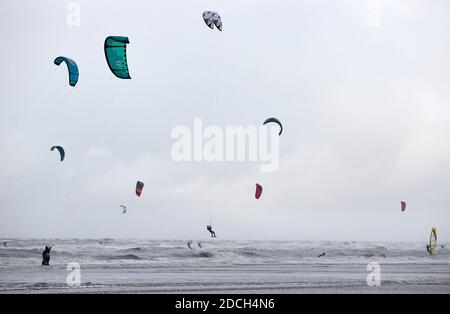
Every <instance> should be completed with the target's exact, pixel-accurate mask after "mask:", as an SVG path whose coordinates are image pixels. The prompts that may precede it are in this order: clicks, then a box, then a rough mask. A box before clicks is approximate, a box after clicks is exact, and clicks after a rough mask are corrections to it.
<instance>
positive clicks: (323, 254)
mask: <svg viewBox="0 0 450 314" xmlns="http://www.w3.org/2000/svg"><path fill="white" fill-rule="evenodd" d="M322 256H325V252H323V253H322V254H320V255H319V256H317V257H322Z"/></svg>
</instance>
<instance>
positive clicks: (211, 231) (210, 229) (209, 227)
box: [206, 225, 217, 238]
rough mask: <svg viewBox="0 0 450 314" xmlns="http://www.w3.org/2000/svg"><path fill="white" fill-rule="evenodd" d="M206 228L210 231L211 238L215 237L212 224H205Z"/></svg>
mask: <svg viewBox="0 0 450 314" xmlns="http://www.w3.org/2000/svg"><path fill="white" fill-rule="evenodd" d="M206 229H208V231H209V232H210V233H211V238H217V237H216V233H215V232H214V231H213V230H212V226H210V225H207V226H206Z"/></svg>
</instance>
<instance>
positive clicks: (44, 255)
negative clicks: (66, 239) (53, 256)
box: [42, 245, 52, 266]
mask: <svg viewBox="0 0 450 314" xmlns="http://www.w3.org/2000/svg"><path fill="white" fill-rule="evenodd" d="M51 249H52V246H51V245H50V246H45V249H44V252H42V265H45V266H49V265H50V250H51Z"/></svg>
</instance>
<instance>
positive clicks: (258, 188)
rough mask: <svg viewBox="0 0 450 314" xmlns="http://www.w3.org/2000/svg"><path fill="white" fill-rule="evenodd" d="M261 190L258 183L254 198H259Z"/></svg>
mask: <svg viewBox="0 0 450 314" xmlns="http://www.w3.org/2000/svg"><path fill="white" fill-rule="evenodd" d="M262 191H263V188H262V186H261V185H259V184H258V183H256V190H255V198H256V199H259V198H260V197H261V194H262Z"/></svg>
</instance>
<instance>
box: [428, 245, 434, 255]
mask: <svg viewBox="0 0 450 314" xmlns="http://www.w3.org/2000/svg"><path fill="white" fill-rule="evenodd" d="M427 252H428V253H429V254H430V255H431V254H433V252H432V251H431V247H430V245H428V244H427Z"/></svg>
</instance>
